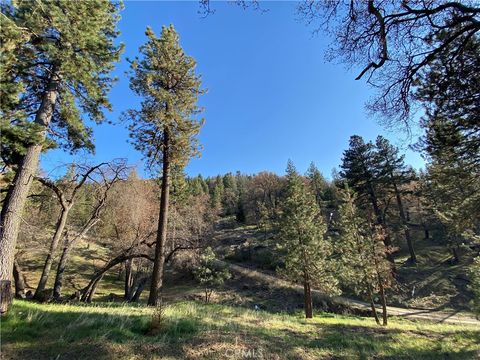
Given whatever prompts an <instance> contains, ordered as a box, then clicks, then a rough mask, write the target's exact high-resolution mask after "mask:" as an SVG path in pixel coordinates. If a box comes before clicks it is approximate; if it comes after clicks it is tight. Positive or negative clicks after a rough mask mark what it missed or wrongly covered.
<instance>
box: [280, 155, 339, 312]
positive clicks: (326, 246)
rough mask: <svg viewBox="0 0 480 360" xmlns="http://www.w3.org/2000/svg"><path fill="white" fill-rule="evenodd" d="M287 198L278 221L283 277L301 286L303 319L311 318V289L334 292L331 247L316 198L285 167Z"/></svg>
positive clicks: (289, 163) (299, 177)
mask: <svg viewBox="0 0 480 360" xmlns="http://www.w3.org/2000/svg"><path fill="white" fill-rule="evenodd" d="M286 177H287V185H286V198H285V201H284V203H283V205H282V212H283V213H282V216H281V219H280V224H279V229H280V239H281V242H280V244H279V246H280V248H281V249H283V250H284V251H285V253H286V260H285V269H284V274H285V275H286V276H287V277H288V278H289V279H290V280H292V281H298V282H301V283H302V284H303V288H304V302H305V317H306V318H312V317H313V304H312V293H311V287H312V286H316V287H319V288H320V289H321V290H323V291H324V292H326V293H327V294H333V293H336V292H337V281H336V279H335V278H334V277H333V275H332V273H333V272H332V271H331V269H332V264H331V262H330V255H331V253H332V247H331V244H330V243H329V242H328V241H327V240H326V239H325V233H326V232H327V226H326V224H325V222H324V220H323V218H322V215H321V214H320V208H319V207H318V204H317V202H316V201H315V195H314V194H313V193H312V192H311V191H310V189H309V188H308V186H307V184H305V182H304V180H303V179H302V178H301V176H300V175H299V174H298V173H297V171H296V170H295V167H294V165H293V163H292V162H291V161H289V162H288V166H287V176H286Z"/></svg>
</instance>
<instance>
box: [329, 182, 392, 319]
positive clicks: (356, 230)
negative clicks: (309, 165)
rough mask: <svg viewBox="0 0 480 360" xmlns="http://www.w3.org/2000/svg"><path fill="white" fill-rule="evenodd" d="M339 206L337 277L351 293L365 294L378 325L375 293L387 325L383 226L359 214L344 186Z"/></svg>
mask: <svg viewBox="0 0 480 360" xmlns="http://www.w3.org/2000/svg"><path fill="white" fill-rule="evenodd" d="M342 197H343V199H342V200H343V203H342V205H341V206H340V209H339V213H340V220H339V222H338V226H339V228H340V236H339V237H338V240H337V242H336V251H337V252H338V253H339V254H340V258H341V262H342V266H341V271H340V274H341V278H342V280H343V282H344V283H345V284H347V285H348V286H349V287H351V288H352V289H353V290H354V292H355V293H356V294H357V295H359V296H362V297H366V298H367V299H368V301H369V302H370V304H371V307H372V312H373V315H374V317H375V321H376V322H377V324H380V320H379V319H378V315H377V311H376V308H375V303H374V299H375V296H376V295H377V294H378V295H379V297H380V300H381V303H382V308H383V325H387V306H386V295H385V289H386V288H388V287H389V286H391V284H392V283H393V277H392V271H391V264H390V262H389V261H388V260H387V257H386V255H387V254H388V251H389V249H388V248H386V247H385V244H384V243H383V236H384V235H383V229H382V228H381V227H379V226H378V225H376V226H374V225H373V224H371V223H369V222H368V221H366V220H364V217H363V216H362V215H361V214H360V211H359V210H358V208H357V206H356V205H355V196H354V195H353V194H352V192H351V191H350V190H349V189H348V188H347V189H346V190H345V191H343V193H342Z"/></svg>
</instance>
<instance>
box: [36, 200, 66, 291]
mask: <svg viewBox="0 0 480 360" xmlns="http://www.w3.org/2000/svg"><path fill="white" fill-rule="evenodd" d="M70 209H71V207H70V206H68V205H67V206H64V205H62V212H61V213H60V217H59V218H58V221H57V226H56V229H55V234H54V235H53V238H52V242H51V243H50V248H49V249H48V254H47V257H46V259H45V264H44V265H43V270H42V276H41V277H40V281H39V282H38V285H37V289H36V290H35V295H34V296H33V298H34V299H38V298H39V297H41V293H42V292H43V291H44V290H45V286H46V285H47V281H48V275H49V274H50V269H51V268H52V264H53V258H54V255H55V251H56V250H57V247H58V243H59V242H60V239H61V238H62V235H63V231H64V230H65V225H66V224H67V218H68V213H69V211H70Z"/></svg>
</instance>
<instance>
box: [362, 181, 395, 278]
mask: <svg viewBox="0 0 480 360" xmlns="http://www.w3.org/2000/svg"><path fill="white" fill-rule="evenodd" d="M368 189H369V195H370V202H371V204H372V207H373V212H374V214H375V217H376V218H377V224H378V225H380V226H381V227H382V228H383V229H384V230H385V238H384V240H383V243H384V244H385V246H386V247H387V248H390V247H391V246H392V239H391V238H390V236H389V235H388V231H387V227H386V224H385V221H384V219H383V215H382V211H381V210H380V207H379V206H378V199H377V195H376V194H375V190H374V188H373V185H372V184H371V183H370V182H369V183H368ZM387 259H388V261H390V263H392V272H393V273H395V272H396V269H395V259H394V258H393V254H392V253H391V252H390V251H389V252H387Z"/></svg>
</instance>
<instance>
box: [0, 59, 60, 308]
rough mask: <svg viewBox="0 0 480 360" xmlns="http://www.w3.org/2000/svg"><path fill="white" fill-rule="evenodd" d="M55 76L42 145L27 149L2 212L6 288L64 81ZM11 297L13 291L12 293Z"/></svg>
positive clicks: (0, 273) (40, 119) (45, 100)
mask: <svg viewBox="0 0 480 360" xmlns="http://www.w3.org/2000/svg"><path fill="white" fill-rule="evenodd" d="M51 74H52V75H51V77H50V79H49V83H48V85H47V87H46V89H45V92H44V94H43V97H42V102H41V105H40V108H39V109H38V111H37V114H36V117H35V123H36V124H38V125H40V126H41V127H42V131H41V133H40V135H41V141H40V143H37V144H33V145H30V146H29V147H28V148H27V152H26V154H25V156H24V157H23V159H22V162H21V163H20V165H19V167H18V169H17V172H16V173H15V178H14V180H13V185H12V186H13V188H12V191H11V193H10V194H9V197H8V199H6V202H5V203H4V205H3V207H4V208H3V209H2V213H3V214H4V216H3V218H2V221H1V226H0V249H2V251H1V253H0V280H6V282H3V284H4V286H9V284H11V279H12V275H13V274H12V273H13V262H14V257H15V246H16V242H17V237H18V231H19V228H20V222H21V220H22V213H23V209H24V207H25V203H26V200H27V196H28V193H29V191H30V187H31V185H32V182H33V178H34V176H35V173H36V172H37V168H38V162H39V158H40V153H41V151H42V148H43V139H45V136H46V133H47V129H48V126H49V125H50V121H51V119H52V115H53V110H54V107H55V102H56V101H57V90H58V86H59V82H60V79H59V77H58V74H57V71H56V69H55V68H53V69H52V71H51ZM9 293H11V290H9ZM5 299H7V298H5ZM7 300H8V299H7Z"/></svg>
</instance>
